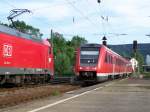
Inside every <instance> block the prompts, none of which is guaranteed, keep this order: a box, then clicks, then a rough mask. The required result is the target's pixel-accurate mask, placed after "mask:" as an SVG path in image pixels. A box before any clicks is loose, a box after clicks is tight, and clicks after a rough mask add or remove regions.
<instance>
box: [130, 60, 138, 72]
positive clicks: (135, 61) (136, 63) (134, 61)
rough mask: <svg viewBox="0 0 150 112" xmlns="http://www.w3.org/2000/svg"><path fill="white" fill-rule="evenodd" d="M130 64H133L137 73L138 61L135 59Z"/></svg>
mask: <svg viewBox="0 0 150 112" xmlns="http://www.w3.org/2000/svg"><path fill="white" fill-rule="evenodd" d="M130 62H131V64H132V69H133V71H135V70H136V68H137V67H138V61H137V60H136V59H135V58H131V60H130Z"/></svg>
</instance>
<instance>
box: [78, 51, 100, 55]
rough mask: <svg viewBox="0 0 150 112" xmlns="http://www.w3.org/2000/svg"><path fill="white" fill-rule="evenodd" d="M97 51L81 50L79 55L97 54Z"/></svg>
mask: <svg viewBox="0 0 150 112" xmlns="http://www.w3.org/2000/svg"><path fill="white" fill-rule="evenodd" d="M98 54H99V52H98V51H81V55H98Z"/></svg>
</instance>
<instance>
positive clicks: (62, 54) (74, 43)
mask: <svg viewBox="0 0 150 112" xmlns="http://www.w3.org/2000/svg"><path fill="white" fill-rule="evenodd" d="M51 41H53V52H54V56H55V73H56V74H58V75H64V74H73V71H72V67H73V65H74V61H75V55H74V54H75V50H76V48H77V47H79V46H80V45H81V44H84V43H86V42H87V41H86V40H85V39H84V38H83V37H79V36H74V37H73V38H72V40H71V41H66V40H65V38H64V37H63V35H61V34H59V33H58V32H55V33H53V34H52V40H51Z"/></svg>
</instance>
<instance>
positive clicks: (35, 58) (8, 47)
mask: <svg viewBox="0 0 150 112" xmlns="http://www.w3.org/2000/svg"><path fill="white" fill-rule="evenodd" d="M53 64H54V63H53V53H52V46H51V44H50V43H49V42H48V41H47V40H42V39H41V38H36V37H33V36H31V35H29V34H26V33H22V32H19V31H18V30H16V29H12V28H9V27H6V26H2V25H0V84H3V83H5V82H8V83H9V82H11V83H12V82H13V83H25V82H45V81H48V80H49V79H50V78H51V77H53V75H54V65H53Z"/></svg>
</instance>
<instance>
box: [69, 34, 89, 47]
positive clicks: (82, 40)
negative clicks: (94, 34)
mask: <svg viewBox="0 0 150 112" xmlns="http://www.w3.org/2000/svg"><path fill="white" fill-rule="evenodd" d="M86 43H87V40H85V38H83V37H79V36H78V35H77V36H74V37H73V38H72V40H71V45H72V46H73V47H74V48H78V47H79V46H80V45H82V44H86Z"/></svg>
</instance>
